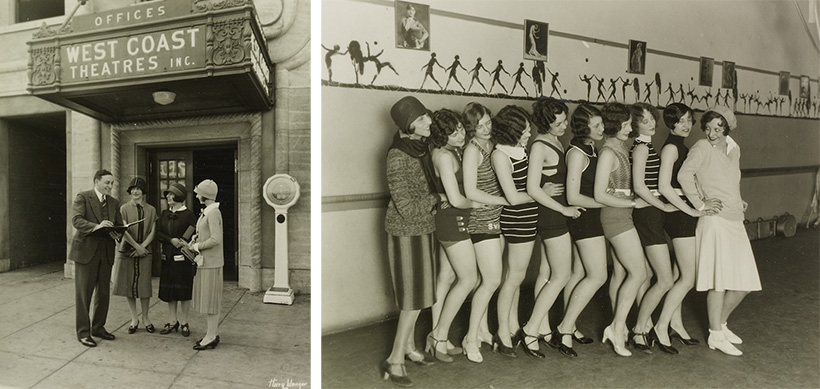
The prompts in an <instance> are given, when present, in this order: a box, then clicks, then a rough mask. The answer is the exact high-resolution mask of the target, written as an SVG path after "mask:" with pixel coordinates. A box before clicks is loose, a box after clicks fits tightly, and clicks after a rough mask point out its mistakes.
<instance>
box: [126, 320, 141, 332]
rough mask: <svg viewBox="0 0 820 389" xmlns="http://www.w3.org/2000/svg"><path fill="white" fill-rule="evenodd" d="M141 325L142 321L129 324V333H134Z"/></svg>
mask: <svg viewBox="0 0 820 389" xmlns="http://www.w3.org/2000/svg"><path fill="white" fill-rule="evenodd" d="M139 325H140V322H139V321H137V324H134V325H130V326H128V333H129V334H133V333H135V332H137V328H138V327H139Z"/></svg>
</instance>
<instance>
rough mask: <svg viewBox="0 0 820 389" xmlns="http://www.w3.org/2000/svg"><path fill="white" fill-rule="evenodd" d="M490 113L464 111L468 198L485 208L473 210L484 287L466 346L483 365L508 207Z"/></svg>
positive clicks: (475, 107)
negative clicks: (494, 158)
mask: <svg viewBox="0 0 820 389" xmlns="http://www.w3.org/2000/svg"><path fill="white" fill-rule="evenodd" d="M490 115H491V113H490V110H489V109H487V107H485V106H483V105H481V104H478V103H469V104H467V107H465V108H464V113H463V115H462V116H463V120H464V124H465V125H466V128H467V131H468V132H472V133H473V136H472V139H470V143H469V144H468V145H467V147H466V148H465V149H464V161H463V169H462V171H463V174H464V195H465V196H467V198H468V199H470V200H472V201H473V202H475V203H480V204H482V206H480V207H473V210H472V211H471V212H470V221H469V222H468V224H467V232H468V233H469V234H470V240H471V241H472V242H473V248H474V249H475V254H476V263H477V264H478V271H479V273H480V274H481V284H480V285H479V286H478V288H477V289H476V290H475V293H474V294H473V300H472V303H471V305H470V324H469V328H468V330H467V335H466V336H465V337H464V341H463V342H462V346H464V351H465V352H466V353H467V359H469V360H470V361H473V362H477V363H480V362H482V361H483V360H484V358H483V357H482V356H481V352H480V351H479V350H478V348H479V346H480V343H479V342H484V343H487V344H492V343H491V342H492V335H490V331H489V330H488V329H487V306H488V305H489V304H490V298H492V297H493V293H495V290H496V289H498V285H499V284H501V253H502V250H503V248H504V243H503V242H502V241H501V226H500V225H499V216H500V215H501V207H502V206H503V205H505V204H507V201H506V200H505V199H504V197H502V196H501V188H500V187H499V186H498V179H496V177H495V173H494V172H493V169H492V166H491V164H490V151H491V150H492V148H493V142H492V140H491V139H490V132H491V131H492V119H491V118H490Z"/></svg>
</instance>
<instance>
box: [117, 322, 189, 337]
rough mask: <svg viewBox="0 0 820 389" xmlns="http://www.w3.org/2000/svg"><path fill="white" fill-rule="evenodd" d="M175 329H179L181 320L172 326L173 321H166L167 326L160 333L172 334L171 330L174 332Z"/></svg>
mask: <svg viewBox="0 0 820 389" xmlns="http://www.w3.org/2000/svg"><path fill="white" fill-rule="evenodd" d="M129 330H130V328H129ZM174 331H179V322H176V323H174V325H173V326H171V323H165V327H164V328H163V329H162V330H160V331H159V334H160V335H168V334H170V333H171V332H174Z"/></svg>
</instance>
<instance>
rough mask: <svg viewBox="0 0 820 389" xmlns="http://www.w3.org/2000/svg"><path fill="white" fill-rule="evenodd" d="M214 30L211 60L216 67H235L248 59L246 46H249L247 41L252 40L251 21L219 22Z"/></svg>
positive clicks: (238, 19) (215, 23)
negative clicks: (234, 65)
mask: <svg viewBox="0 0 820 389" xmlns="http://www.w3.org/2000/svg"><path fill="white" fill-rule="evenodd" d="M212 30H213V32H212V34H213V36H212V38H213V52H212V53H211V55H210V60H211V61H212V62H213V64H214V65H216V66H225V65H233V64H236V63H240V62H242V61H244V60H245V58H247V57H248V55H247V53H248V52H247V49H246V46H249V44H246V42H245V40H246V39H248V40H250V21H248V20H246V19H243V18H236V19H228V20H219V21H216V22H214V24H213V27H212ZM246 37H247V38H246ZM206 55H207V54H206Z"/></svg>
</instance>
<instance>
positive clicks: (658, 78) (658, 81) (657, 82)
mask: <svg viewBox="0 0 820 389" xmlns="http://www.w3.org/2000/svg"><path fill="white" fill-rule="evenodd" d="M670 85H671V84H670ZM662 87H663V84H661V74H660V73H655V90H656V91H657V93H658V95H657V98H656V99H655V100H656V101H657V102H658V105H660V104H661V88H662Z"/></svg>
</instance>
